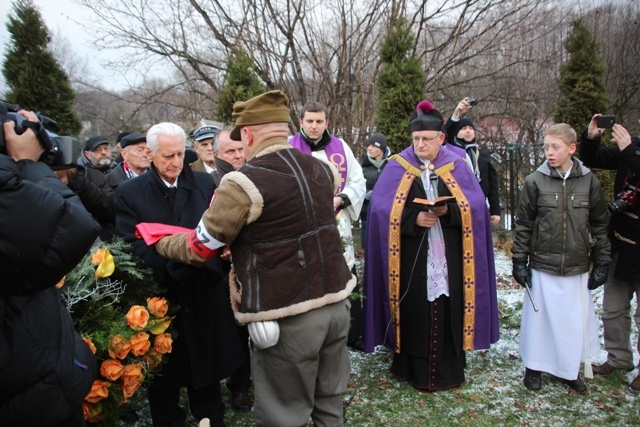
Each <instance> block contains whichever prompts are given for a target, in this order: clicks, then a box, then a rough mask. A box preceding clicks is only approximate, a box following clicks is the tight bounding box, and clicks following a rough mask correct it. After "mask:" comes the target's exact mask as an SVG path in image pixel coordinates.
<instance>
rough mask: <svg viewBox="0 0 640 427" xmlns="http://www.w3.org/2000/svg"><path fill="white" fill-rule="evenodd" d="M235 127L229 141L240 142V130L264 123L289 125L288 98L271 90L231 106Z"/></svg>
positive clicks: (277, 91)
mask: <svg viewBox="0 0 640 427" xmlns="http://www.w3.org/2000/svg"><path fill="white" fill-rule="evenodd" d="M233 117H234V118H235V119H236V122H235V127H234V128H233V130H232V131H231V135H230V137H231V139H233V140H235V141H240V128H241V127H243V126H249V125H261V124H265V123H281V122H284V123H289V121H291V116H290V112H289V98H287V95H285V94H284V93H283V92H282V91H279V90H272V91H269V92H265V93H263V94H261V95H258V96H255V97H253V98H251V99H249V100H247V101H237V102H236V103H235V104H233Z"/></svg>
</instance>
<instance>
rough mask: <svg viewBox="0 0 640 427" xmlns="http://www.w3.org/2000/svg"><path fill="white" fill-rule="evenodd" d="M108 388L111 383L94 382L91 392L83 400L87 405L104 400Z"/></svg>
mask: <svg viewBox="0 0 640 427" xmlns="http://www.w3.org/2000/svg"><path fill="white" fill-rule="evenodd" d="M109 386H111V383H110V382H108V381H101V380H95V381H94V382H93V384H92V385H91V391H90V392H89V394H87V396H86V397H85V398H84V400H86V401H87V402H89V403H96V402H100V401H101V400H102V399H106V398H107V397H108V396H109Z"/></svg>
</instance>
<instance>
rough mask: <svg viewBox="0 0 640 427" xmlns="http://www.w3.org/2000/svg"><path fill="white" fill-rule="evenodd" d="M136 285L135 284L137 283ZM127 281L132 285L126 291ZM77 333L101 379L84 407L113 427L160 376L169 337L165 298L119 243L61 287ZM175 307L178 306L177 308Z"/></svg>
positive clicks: (98, 250) (98, 251) (103, 248)
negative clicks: (141, 390)
mask: <svg viewBox="0 0 640 427" xmlns="http://www.w3.org/2000/svg"><path fill="white" fill-rule="evenodd" d="M136 282H137V283H136ZM127 283H129V284H131V285H134V286H130V287H129V289H132V288H133V289H136V290H137V291H136V292H134V291H132V290H127ZM61 288H62V289H61V290H62V296H63V299H64V300H65V301H66V303H67V307H68V308H69V311H70V312H71V315H72V317H73V319H74V322H75V326H76V329H77V330H78V331H79V332H80V334H81V335H82V337H83V339H84V341H85V342H86V343H87V345H88V346H89V348H90V349H91V351H92V352H93V354H94V355H95V356H96V359H97V362H98V366H99V375H98V378H97V379H96V380H95V381H94V382H93V385H92V387H91V391H90V392H89V394H87V396H86V397H85V399H84V402H83V404H82V407H83V410H84V418H85V419H86V420H87V421H88V422H91V423H99V424H103V425H114V424H115V422H116V420H117V418H118V416H119V414H120V408H121V407H122V405H123V404H124V403H126V402H127V401H128V400H129V399H130V398H131V397H132V396H133V395H134V394H135V393H136V392H137V391H138V389H139V388H140V387H141V386H142V385H143V384H144V383H145V382H146V381H149V380H150V379H151V378H153V376H154V375H155V374H157V373H158V371H159V367H160V366H161V364H162V362H163V356H164V355H165V354H168V353H171V349H172V344H173V336H172V332H171V329H170V325H171V322H172V320H173V319H174V317H175V316H171V315H169V310H170V308H169V304H168V303H167V300H166V298H163V297H161V296H153V297H147V298H146V304H145V305H140V304H137V303H136V302H139V301H145V298H144V294H145V293H146V294H147V295H149V293H152V294H153V293H159V291H158V289H157V285H156V284H155V282H154V281H153V276H152V273H151V271H150V270H148V269H141V268H140V267H139V262H138V261H137V260H136V259H134V258H133V257H132V256H131V255H130V245H128V244H126V243H124V242H123V241H122V240H116V241H114V242H111V243H104V242H101V243H100V245H99V246H96V247H94V248H93V249H92V251H91V252H90V253H89V254H87V256H85V258H84V259H83V260H82V261H81V262H80V263H79V264H78V266H76V268H75V269H74V270H73V271H71V272H70V273H69V274H68V275H67V276H66V277H65V279H64V281H63V283H61ZM175 309H177V308H175Z"/></svg>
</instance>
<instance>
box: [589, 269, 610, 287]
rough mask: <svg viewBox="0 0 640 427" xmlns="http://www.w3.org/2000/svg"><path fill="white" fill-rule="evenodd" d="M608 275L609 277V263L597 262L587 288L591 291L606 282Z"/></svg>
mask: <svg viewBox="0 0 640 427" xmlns="http://www.w3.org/2000/svg"><path fill="white" fill-rule="evenodd" d="M607 277H609V264H607V263H600V262H596V263H595V265H594V266H593V269H591V273H590V274H589V283H588V284H587V288H589V290H590V291H592V290H594V289H597V288H599V287H600V286H602V285H604V284H605V282H606V281H607Z"/></svg>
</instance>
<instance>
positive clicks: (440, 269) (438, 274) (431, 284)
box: [420, 160, 449, 301]
mask: <svg viewBox="0 0 640 427" xmlns="http://www.w3.org/2000/svg"><path fill="white" fill-rule="evenodd" d="M423 163H424V164H425V165H426V166H427V167H426V168H425V169H424V170H423V171H422V172H421V174H420V175H421V178H422V185H423V186H424V190H425V191H426V193H427V199H430V200H433V199H435V198H436V197H438V189H437V184H436V183H437V181H435V180H434V181H431V180H430V179H429V163H430V162H429V161H428V160H425V161H423ZM427 233H428V242H429V250H428V251H427V299H428V300H429V301H435V300H436V298H438V297H439V296H440V295H446V296H449V271H448V269H447V257H446V252H445V248H444V235H443V233H442V226H441V225H440V221H439V220H438V221H437V222H436V223H435V224H434V226H433V227H431V228H429V230H428V231H427Z"/></svg>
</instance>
